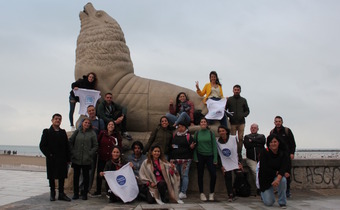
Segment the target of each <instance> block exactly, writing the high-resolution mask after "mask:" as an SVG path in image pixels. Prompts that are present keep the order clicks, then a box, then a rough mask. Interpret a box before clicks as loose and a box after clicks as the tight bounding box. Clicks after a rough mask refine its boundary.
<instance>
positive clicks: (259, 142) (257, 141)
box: [243, 133, 266, 161]
mask: <svg viewBox="0 0 340 210" xmlns="http://www.w3.org/2000/svg"><path fill="white" fill-rule="evenodd" d="M243 144H244V147H245V148H246V156H247V158H248V159H251V160H254V161H259V159H258V157H259V155H260V153H261V152H262V150H263V149H264V145H265V144H266V137H265V136H264V135H263V134H258V133H256V134H248V135H245V136H244V140H243Z"/></svg>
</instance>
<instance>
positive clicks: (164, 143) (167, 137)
mask: <svg viewBox="0 0 340 210" xmlns="http://www.w3.org/2000/svg"><path fill="white" fill-rule="evenodd" d="M171 139H172V131H171V130H169V129H168V128H163V127H161V126H158V127H157V128H156V129H155V130H154V131H153V132H152V133H151V135H150V138H149V141H148V143H147V144H146V145H145V147H144V153H147V152H149V149H150V148H151V147H152V146H154V145H159V146H160V147H161V148H162V150H163V152H164V154H166V155H169V154H168V153H169V147H170V141H171Z"/></svg>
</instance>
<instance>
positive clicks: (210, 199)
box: [209, 193, 215, 201]
mask: <svg viewBox="0 0 340 210" xmlns="http://www.w3.org/2000/svg"><path fill="white" fill-rule="evenodd" d="M213 200H215V199H214V193H209V201H213Z"/></svg>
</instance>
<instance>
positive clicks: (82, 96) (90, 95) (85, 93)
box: [73, 88, 100, 115]
mask: <svg viewBox="0 0 340 210" xmlns="http://www.w3.org/2000/svg"><path fill="white" fill-rule="evenodd" d="M73 92H74V95H75V96H78V97H79V104H80V107H79V114H80V115H86V113H87V107H88V106H89V105H93V106H94V107H96V104H97V101H98V99H100V91H98V90H89V89H83V88H79V89H78V90H73Z"/></svg>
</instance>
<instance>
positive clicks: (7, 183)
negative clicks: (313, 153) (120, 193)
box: [0, 169, 340, 210]
mask: <svg viewBox="0 0 340 210" xmlns="http://www.w3.org/2000/svg"><path fill="white" fill-rule="evenodd" d="M0 180H1V182H0V209H16V210H17V209H23V210H28V209H37V210H43V209H58V210H59V209H70V210H73V209H77V210H78V209H80V210H81V209H95V210H98V209H102V210H109V209H135V210H142V209H143V210H148V209H154V210H156V209H158V210H165V209H178V210H196V209H213V210H219V209H240V210H246V209H279V208H280V207H279V206H278V204H277V203H276V204H275V205H274V206H273V207H266V206H264V205H263V203H262V202H261V200H260V198H259V197H248V198H238V199H237V200H236V201H234V202H233V203H229V202H227V198H226V196H225V195H223V194H217V195H216V200H217V201H216V202H202V201H200V200H199V195H198V193H191V194H189V193H188V199H184V202H185V204H165V205H163V206H160V205H156V204H147V203H146V202H143V201H134V202H131V203H127V204H123V203H114V204H111V203H108V199H107V198H106V197H105V196H102V197H100V198H91V197H89V200H87V201H83V200H81V199H80V200H76V201H71V202H65V201H55V202H50V201H49V188H48V181H47V179H46V173H45V172H34V171H13V170H1V169H0ZM292 193H293V197H292V198H291V199H289V200H288V202H287V209H294V210H295V209H322V210H326V209H340V189H327V190H324V189H319V190H309V191H303V190H294V191H292ZM67 194H68V195H69V196H71V195H72V193H71V192H68V193H67Z"/></svg>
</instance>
